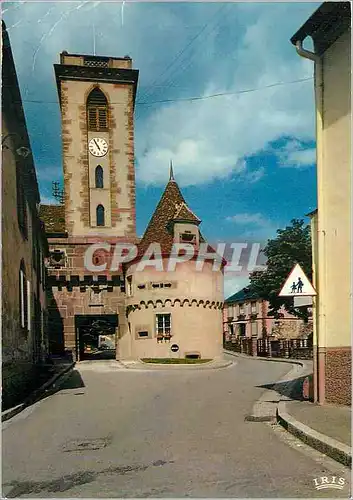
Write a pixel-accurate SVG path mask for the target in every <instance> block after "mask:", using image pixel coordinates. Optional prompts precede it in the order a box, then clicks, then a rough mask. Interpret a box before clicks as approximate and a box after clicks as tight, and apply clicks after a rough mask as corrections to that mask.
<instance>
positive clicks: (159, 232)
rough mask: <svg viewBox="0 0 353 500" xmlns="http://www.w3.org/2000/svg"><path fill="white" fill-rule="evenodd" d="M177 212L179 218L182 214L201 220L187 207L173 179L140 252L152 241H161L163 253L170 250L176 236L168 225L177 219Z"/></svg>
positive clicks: (153, 216) (159, 204) (148, 228)
mask: <svg viewBox="0 0 353 500" xmlns="http://www.w3.org/2000/svg"><path fill="white" fill-rule="evenodd" d="M176 214H178V219H180V218H181V215H182V218H183V219H184V216H185V217H187V220H192V221H195V222H198V223H199V222H200V220H199V219H198V218H197V217H196V215H194V214H193V213H192V212H191V210H190V209H189V208H188V207H187V205H186V203H185V200H184V197H183V195H182V194H181V191H180V189H179V186H178V184H177V183H176V182H175V180H174V179H171V180H170V181H169V182H168V184H167V186H166V188H165V190H164V193H163V195H162V197H161V199H160V201H159V203H158V205H157V208H156V210H155V212H154V214H153V215H152V218H151V220H150V222H149V224H148V226H147V229H146V231H145V234H144V235H143V237H142V239H141V241H140V243H139V245H138V247H139V254H143V253H144V252H145V251H146V250H147V248H148V246H149V245H150V244H151V243H160V245H161V249H162V253H168V252H170V250H171V248H172V245H173V239H174V237H173V231H172V230H168V229H167V225H168V222H170V221H172V220H174V219H175V216H176Z"/></svg>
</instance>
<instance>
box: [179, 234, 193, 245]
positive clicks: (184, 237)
mask: <svg viewBox="0 0 353 500" xmlns="http://www.w3.org/2000/svg"><path fill="white" fill-rule="evenodd" d="M180 241H181V242H183V243H195V242H196V235H195V234H188V233H182V234H181V235H180Z"/></svg>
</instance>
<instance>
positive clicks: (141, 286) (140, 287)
mask: <svg viewBox="0 0 353 500" xmlns="http://www.w3.org/2000/svg"><path fill="white" fill-rule="evenodd" d="M137 288H139V289H140V290H144V289H145V288H146V285H143V284H140V285H137Z"/></svg>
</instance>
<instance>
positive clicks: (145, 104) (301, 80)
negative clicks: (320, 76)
mask: <svg viewBox="0 0 353 500" xmlns="http://www.w3.org/2000/svg"><path fill="white" fill-rule="evenodd" d="M309 80H313V77H312V76H310V77H308V78H301V79H300V80H292V81H290V82H277V83H272V84H271V85H265V86H264V87H258V88H253V89H246V90H236V91H234V92H219V93H218V94H210V95H206V96H197V97H185V98H184V97H181V98H180V99H165V100H161V101H153V102H137V103H136V104H138V105H140V106H141V105H144V106H150V105H152V104H159V103H167V102H179V101H201V100H204V99H211V98H213V97H222V96H227V95H238V94H248V93H249V92H258V91H260V90H265V89H269V88H272V87H279V86H283V85H291V84H293V83H300V82H307V81H309Z"/></svg>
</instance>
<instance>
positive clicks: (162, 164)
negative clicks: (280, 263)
mask: <svg viewBox="0 0 353 500" xmlns="http://www.w3.org/2000/svg"><path fill="white" fill-rule="evenodd" d="M318 5H319V4H316V3H172V2H164V3H148V2H129V1H126V2H125V3H124V5H123V4H122V3H120V2H93V1H86V2H50V3H46V2H40V3H39V2H37V3H36V2H16V3H10V2H4V3H3V5H2V8H3V19H4V20H5V22H6V24H7V27H8V30H9V36H10V40H11V44H12V50H13V54H14V59H15V64H16V69H17V74H18V78H19V83H20V88H21V94H22V99H23V101H24V109H25V114H26V119H27V126H28V130H29V135H30V139H31V144H32V150H33V154H34V158H35V162H36V167H37V173H38V180H39V184H40V191H41V196H42V201H43V202H48V201H50V199H51V181H52V180H55V179H58V180H61V179H62V166H61V138H60V115H59V105H58V98H57V90H56V85H55V78H54V72H53V64H54V63H57V62H59V53H60V52H61V51H63V50H67V51H68V52H72V53H86V54H88V53H92V52H93V47H94V36H93V33H94V32H95V34H96V37H95V46H96V54H97V55H112V56H124V55H126V54H128V55H130V57H132V59H133V65H134V68H136V69H139V70H140V76H139V90H138V94H137V104H136V110H135V138H136V139H135V154H136V175H137V229H138V234H139V235H141V234H142V233H143V231H144V229H145V227H146V224H147V223H148V220H149V218H150V216H151V214H152V212H153V210H154V208H155V206H156V204H157V202H158V200H159V198H160V196H161V193H162V190H163V189H164V186H165V184H166V182H167V180H168V169H169V162H170V160H171V159H172V160H173V164H174V171H175V177H176V180H177V181H178V183H179V185H180V186H181V188H182V190H183V193H184V196H185V198H186V201H187V202H188V204H189V205H190V207H191V208H192V210H193V211H194V212H195V213H196V214H197V215H198V216H199V217H200V218H201V219H202V221H203V222H202V232H203V234H204V235H205V236H206V237H207V238H208V239H209V240H210V241H216V240H226V241H248V240H249V241H250V240H251V241H259V242H263V241H266V239H267V238H271V237H273V236H275V234H276V229H278V228H281V227H285V226H286V225H287V224H288V223H289V221H290V220H291V219H292V218H302V217H304V215H305V214H306V213H308V212H310V211H311V210H313V209H314V208H315V207H316V169H315V113H314V93H313V80H312V76H313V64H312V63H311V62H310V61H308V60H305V59H302V58H301V57H299V56H298V55H297V54H296V51H295V49H294V47H293V46H292V45H291V43H290V41H289V39H290V37H291V36H292V35H293V34H294V33H295V31H296V30H297V29H298V28H299V27H300V26H301V25H302V24H303V23H304V22H305V20H306V19H307V18H308V17H309V16H310V15H311V14H312V13H313V12H314V10H316V8H317V7H318ZM298 80H299V81H298ZM292 82H293V83H292ZM282 83H285V84H284V85H282ZM277 84H278V85H277ZM245 90H246V91H248V90H250V92H242V91H245ZM214 94H225V95H221V96H217V97H209V96H212V95H214ZM193 97H201V98H202V99H197V100H188V99H189V98H193ZM33 101H36V102H33ZM159 101H167V102H159ZM245 282H246V277H244V276H242V277H228V279H227V280H226V295H227V294H230V293H234V292H235V291H236V290H237V289H239V288H240V287H241V286H242V285H243V284H244V283H245Z"/></svg>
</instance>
